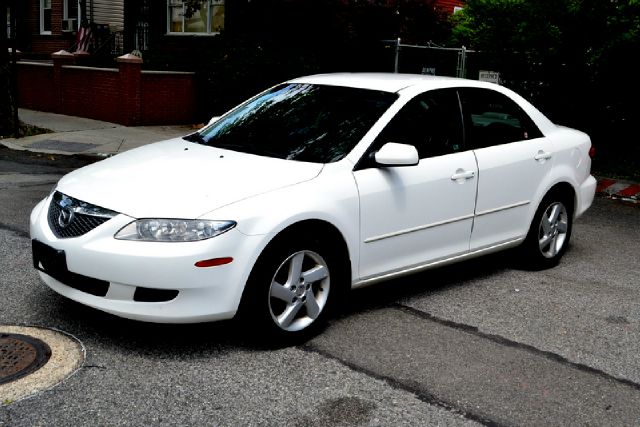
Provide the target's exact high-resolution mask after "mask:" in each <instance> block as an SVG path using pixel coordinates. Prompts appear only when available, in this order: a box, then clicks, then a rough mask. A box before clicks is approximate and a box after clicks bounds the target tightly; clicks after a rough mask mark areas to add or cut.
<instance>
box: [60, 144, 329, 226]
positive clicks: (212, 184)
mask: <svg viewBox="0 0 640 427" xmlns="http://www.w3.org/2000/svg"><path fill="white" fill-rule="evenodd" d="M322 167H323V165H322V164H316V163H305V162H297V161H291V160H282V159H275V158H270V157H262V156H256V155H252V154H245V153H239V152H235V151H229V150H223V149H219V148H213V147H207V146H203V145H199V144H194V143H192V142H188V141H185V140H183V139H181V138H177V139H172V140H168V141H163V142H158V143H155V144H151V145H147V146H144V147H141V148H137V149H134V150H131V151H127V152H125V153H122V154H118V155H117V156H114V157H111V158H109V159H106V160H103V161H100V162H97V163H94V164H92V165H89V166H86V167H84V168H81V169H78V170H76V171H74V172H71V173H70V174H68V175H66V176H65V177H63V178H62V179H61V180H60V182H59V183H58V186H57V190H58V191H60V192H62V193H64V194H66V195H68V196H71V197H74V198H77V199H80V200H83V201H85V202H88V203H92V204H94V205H98V206H101V207H103V208H106V209H111V210H114V211H117V212H120V213H123V214H126V215H129V216H131V217H134V218H198V217H200V216H202V215H204V214H206V213H207V212H210V211H212V210H214V209H217V208H220V207H222V206H225V205H228V204H230V203H233V202H236V201H239V200H242V199H246V198H248V197H251V196H255V195H258V194H262V193H265V192H268V191H273V190H276V189H278V188H282V187H285V186H289V185H293V184H297V183H300V182H303V181H307V180H310V179H313V178H314V177H316V176H317V175H318V174H319V173H320V171H321V170H322ZM221 219H234V218H221Z"/></svg>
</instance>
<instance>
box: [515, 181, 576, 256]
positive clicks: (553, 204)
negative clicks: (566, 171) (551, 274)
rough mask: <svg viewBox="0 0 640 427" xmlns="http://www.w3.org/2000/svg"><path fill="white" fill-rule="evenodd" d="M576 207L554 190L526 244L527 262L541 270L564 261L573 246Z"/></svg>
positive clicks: (532, 224) (543, 202) (524, 254)
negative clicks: (571, 239)
mask: <svg viewBox="0 0 640 427" xmlns="http://www.w3.org/2000/svg"><path fill="white" fill-rule="evenodd" d="M572 219H573V210H572V207H571V204H570V203H568V202H567V199H566V197H562V196H561V195H560V194H558V193H550V194H548V195H547V196H545V198H544V199H542V202H541V203H540V206H539V207H538V210H537V211H536V214H535V216H534V217H533V221H532V223H531V227H530V229H529V233H528V234H527V237H526V239H525V241H524V244H523V246H522V249H523V256H524V258H525V261H526V263H527V264H528V265H529V266H531V267H533V268H538V269H544V268H549V267H553V266H555V265H557V264H558V262H560V258H562V256H563V255H564V253H565V251H566V250H567V246H568V245H569V239H570V237H571V230H572Z"/></svg>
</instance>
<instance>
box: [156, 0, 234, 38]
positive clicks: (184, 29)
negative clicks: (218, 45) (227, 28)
mask: <svg viewBox="0 0 640 427" xmlns="http://www.w3.org/2000/svg"><path fill="white" fill-rule="evenodd" d="M167 4H168V16H167V18H168V19H167V33H169V34H218V33H219V32H220V31H222V30H223V29H224V0H168V2H167Z"/></svg>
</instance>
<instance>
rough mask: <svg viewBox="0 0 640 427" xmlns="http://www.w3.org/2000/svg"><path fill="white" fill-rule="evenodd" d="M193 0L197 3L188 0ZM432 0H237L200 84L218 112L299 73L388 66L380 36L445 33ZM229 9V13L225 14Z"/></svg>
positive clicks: (439, 36) (414, 38)
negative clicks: (247, 0)
mask: <svg viewBox="0 0 640 427" xmlns="http://www.w3.org/2000/svg"><path fill="white" fill-rule="evenodd" d="M193 1H197V0H193ZM434 3H435V0H426V1H425V0H398V1H397V2H389V1H387V0H313V1H309V0H260V1H254V0H252V1H250V2H247V3H243V4H242V7H237V8H236V9H235V10H234V11H233V12H234V14H233V20H232V22H230V25H229V26H228V28H227V29H226V30H225V32H223V33H222V34H221V35H220V36H218V37H215V38H214V40H212V41H211V46H210V47H209V48H208V49H207V51H208V52H210V54H208V55H206V56H203V57H202V58H201V63H200V64H198V65H197V68H198V69H199V70H200V72H199V73H198V74H199V77H200V87H201V88H202V90H203V91H204V92H206V95H205V96H203V97H202V98H204V99H207V100H215V104H213V103H209V104H208V105H202V108H201V111H206V112H207V113H211V114H214V113H216V114H217V113H220V112H222V111H224V110H225V109H227V108H229V107H231V106H233V105H234V104H236V103H238V102H240V101H241V100H242V99H245V98H246V97H247V96H250V95H252V94H254V93H255V92H256V91H258V90H262V89H265V88H267V87H269V86H270V85H273V84H275V83H278V82H281V81H283V80H286V79H289V78H293V77H297V76H300V75H305V74H313V73H321V72H335V71H391V70H392V69H393V58H392V56H391V54H392V52H391V50H390V49H387V50H386V51H385V50H384V44H383V43H382V40H390V39H395V38H397V37H402V39H403V40H405V41H410V42H416V43H421V42H426V41H430V40H438V41H441V40H444V39H446V38H448V37H449V34H450V30H451V26H450V24H448V23H447V21H446V20H443V19H440V16H439V15H438V12H437V10H436V9H435V8H434ZM231 13H232V12H231V11H230V12H229V15H230V16H231Z"/></svg>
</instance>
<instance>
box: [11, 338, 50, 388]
mask: <svg viewBox="0 0 640 427" xmlns="http://www.w3.org/2000/svg"><path fill="white" fill-rule="evenodd" d="M49 357H51V349H50V348H49V346H48V345H47V344H46V343H45V342H43V341H40V340H39V339H37V338H33V337H29V336H27V335H21V334H6V333H0V384H5V383H8V382H11V381H14V380H17V379H18V378H22V377H24V376H25V375H28V374H30V373H32V372H35V371H37V370H38V369H40V367H42V366H43V365H44V364H45V363H47V361H48V360H49Z"/></svg>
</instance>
